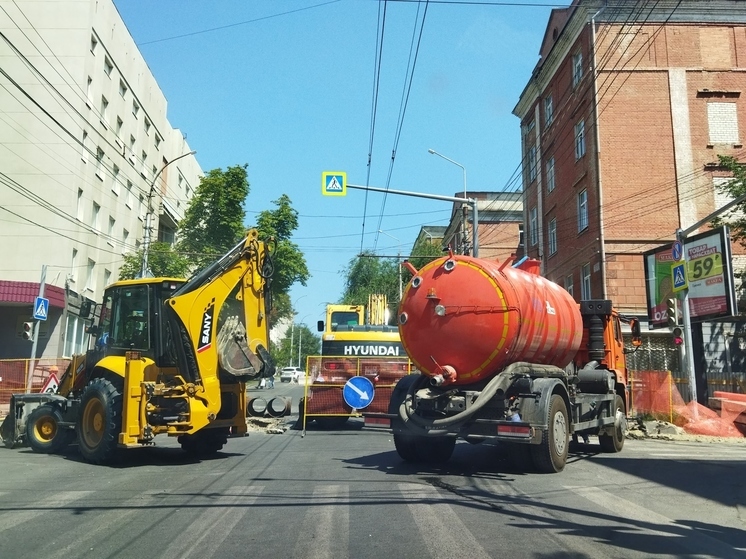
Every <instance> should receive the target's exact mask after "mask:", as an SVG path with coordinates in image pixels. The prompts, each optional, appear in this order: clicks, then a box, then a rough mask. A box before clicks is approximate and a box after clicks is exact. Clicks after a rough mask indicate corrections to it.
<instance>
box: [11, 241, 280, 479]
mask: <svg viewBox="0 0 746 559" xmlns="http://www.w3.org/2000/svg"><path fill="white" fill-rule="evenodd" d="M272 271H273V265H272V259H271V254H270V250H269V247H268V243H265V242H263V241H260V240H259V238H258V232H257V231H256V230H255V229H251V230H249V231H248V232H247V234H246V237H245V238H244V239H243V240H242V241H241V242H240V243H239V244H237V245H236V246H235V247H234V248H233V249H232V250H230V251H229V252H228V253H226V254H225V255H224V256H223V257H221V258H220V259H218V260H217V261H216V262H214V263H213V264H212V265H210V266H208V267H207V268H205V269H203V270H201V271H199V272H197V273H196V274H195V275H193V276H192V277H191V278H190V279H188V280H184V279H174V278H143V279H136V280H125V281H119V282H116V283H114V284H112V285H110V286H109V287H107V288H106V290H105V291H104V299H103V302H102V303H101V305H100V310H99V321H98V324H97V325H95V326H92V327H90V328H89V332H90V333H91V334H92V335H93V336H94V337H95V347H94V348H93V349H91V350H89V351H88V352H87V353H86V354H84V355H76V356H74V357H73V359H72V361H71V363H70V366H69V367H68V368H67V370H66V371H65V373H64V374H63V376H62V377H61V378H60V386H59V390H58V393H57V394H14V395H13V397H12V401H11V413H10V414H9V415H8V417H7V418H6V421H5V423H7V425H6V424H4V425H3V426H2V435H3V439H5V440H6V444H7V437H11V438H13V440H14V441H18V440H19V439H23V438H25V441H26V442H27V443H28V445H29V446H30V447H31V448H32V449H33V450H35V451H38V452H45V453H52V452H59V451H61V450H62V449H63V448H65V447H66V446H67V445H69V444H70V443H72V442H74V441H76V440H77V444H78V448H79V451H80V454H81V455H82V456H83V458H84V459H85V460H86V461H88V462H91V463H94V464H105V463H111V462H113V461H115V460H116V456H117V455H118V452H119V450H120V449H127V448H135V447H142V446H146V445H152V444H153V438H154V437H155V436H156V435H158V434H167V435H170V436H174V437H178V441H179V443H180V444H181V447H182V448H183V449H184V450H185V451H186V452H188V453H190V454H192V455H195V456H198V457H203V456H208V455H211V454H215V453H217V452H218V451H219V450H220V449H222V448H223V445H224V444H225V443H226V442H227V439H228V438H229V437H235V436H244V435H245V434H246V431H247V428H246V404H247V398H246V382H247V381H248V380H250V379H256V378H261V377H267V378H268V377H270V376H273V375H274V373H275V366H274V364H273V362H272V359H271V357H270V355H269V351H268V349H267V348H268V341H269V329H268V325H267V312H268V310H269V309H268V307H269V302H270V296H269V283H270V278H271V276H272ZM94 310H95V309H94ZM87 313H90V308H85V307H84V308H82V309H81V315H85V314H87Z"/></svg>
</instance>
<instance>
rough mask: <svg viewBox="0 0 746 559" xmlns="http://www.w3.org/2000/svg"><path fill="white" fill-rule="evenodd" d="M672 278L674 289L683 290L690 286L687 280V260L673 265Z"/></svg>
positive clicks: (675, 290)
mask: <svg viewBox="0 0 746 559" xmlns="http://www.w3.org/2000/svg"><path fill="white" fill-rule="evenodd" d="M671 278H672V280H673V291H674V293H676V292H677V291H681V290H682V289H686V288H687V287H689V283H688V282H687V281H686V262H680V263H678V264H674V265H673V266H671Z"/></svg>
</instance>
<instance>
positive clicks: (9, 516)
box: [0, 491, 93, 532]
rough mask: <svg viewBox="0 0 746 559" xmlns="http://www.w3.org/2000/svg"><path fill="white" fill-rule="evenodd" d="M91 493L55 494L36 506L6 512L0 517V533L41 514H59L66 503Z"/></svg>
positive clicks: (67, 492) (64, 492)
mask: <svg viewBox="0 0 746 559" xmlns="http://www.w3.org/2000/svg"><path fill="white" fill-rule="evenodd" d="M91 493H93V491H63V492H61V493H57V494H56V495H54V496H51V497H49V498H46V497H45V498H44V500H43V501H40V502H39V503H38V504H33V505H28V506H27V507H22V508H19V509H16V510H14V511H13V512H8V513H5V514H3V515H1V516H0V532H4V531H5V530H8V529H10V528H13V527H15V526H18V525H19V524H23V523H24V522H28V521H29V520H33V519H34V518H37V517H39V516H41V515H43V514H47V513H49V512H59V510H60V509H62V508H63V507H65V506H66V505H67V504H68V503H72V502H74V501H77V500H78V499H82V498H83V497H85V496H86V495H90V494H91Z"/></svg>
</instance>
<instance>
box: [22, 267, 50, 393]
mask: <svg viewBox="0 0 746 559" xmlns="http://www.w3.org/2000/svg"><path fill="white" fill-rule="evenodd" d="M45 281H47V265H46V264H44V265H43V266H42V267H41V279H40V280H39V297H40V298H41V297H44V282H45ZM39 322H40V321H39V320H34V339H33V342H32V343H31V359H30V360H29V363H28V378H27V379H26V392H27V393H30V392H31V387H32V384H33V378H34V369H35V367H36V347H37V344H38V343H39V331H40V330H41V326H40V324H39Z"/></svg>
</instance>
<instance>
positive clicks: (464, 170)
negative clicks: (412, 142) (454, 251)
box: [427, 149, 477, 254]
mask: <svg viewBox="0 0 746 559" xmlns="http://www.w3.org/2000/svg"><path fill="white" fill-rule="evenodd" d="M427 153H430V154H432V155H437V156H438V157H440V158H442V159H445V160H446V161H448V162H450V163H453V164H454V165H456V166H458V167H461V171H463V173H464V201H466V167H464V166H463V165H462V164H461V163H459V162H458V161H454V160H453V159H451V158H450V157H446V156H445V155H443V154H442V153H438V152H437V151H435V150H434V149H429V150H427ZM461 207H462V208H464V211H465V210H466V206H465V205H462V206H461ZM461 219H462V225H463V227H462V236H463V240H464V245H463V246H464V254H465V253H466V246H467V245H466V243H467V241H466V215H465V212H464V213H462V215H461ZM476 228H477V224H476V223H475V224H474V230H475V231H476Z"/></svg>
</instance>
